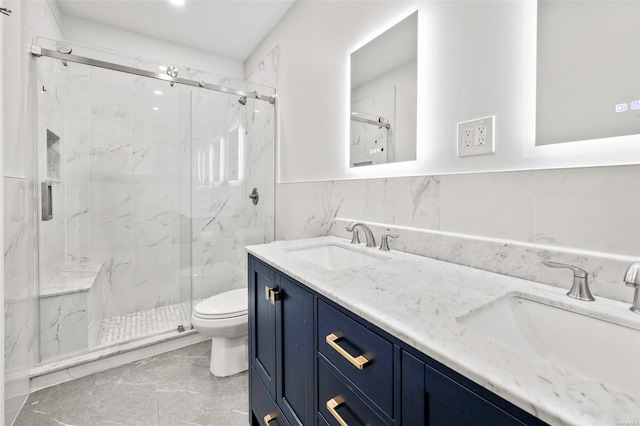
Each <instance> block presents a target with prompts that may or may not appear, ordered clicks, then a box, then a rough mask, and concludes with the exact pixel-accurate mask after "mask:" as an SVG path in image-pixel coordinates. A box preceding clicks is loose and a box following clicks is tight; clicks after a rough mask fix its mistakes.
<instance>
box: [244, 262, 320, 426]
mask: <svg viewBox="0 0 640 426" xmlns="http://www.w3.org/2000/svg"><path fill="white" fill-rule="evenodd" d="M249 295H250V298H249V299H250V300H249V369H250V376H249V381H250V401H251V408H252V416H253V419H252V422H253V423H256V422H257V423H258V424H261V425H264V424H269V425H271V426H273V425H279V424H281V425H305V424H309V425H310V424H313V423H314V417H315V416H316V413H315V409H314V405H313V395H314V386H313V365H314V364H313V363H314V351H313V339H312V336H313V323H314V321H313V319H314V318H313V301H314V298H313V295H312V294H311V293H309V292H308V291H306V290H305V289H303V288H302V287H301V286H300V285H299V284H297V283H295V282H294V281H292V280H291V279H290V278H288V277H287V276H285V275H283V274H280V273H279V272H277V271H275V270H274V269H272V268H270V267H268V266H267V265H265V264H264V263H262V262H260V261H259V260H257V259H255V258H253V257H249ZM269 401H270V402H271V403H270V404H269V403H268V402H269Z"/></svg>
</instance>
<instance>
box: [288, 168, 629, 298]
mask: <svg viewBox="0 0 640 426" xmlns="http://www.w3.org/2000/svg"><path fill="white" fill-rule="evenodd" d="M639 193H640V166H635V165H634V166H616V167H597V168H580V169H560V170H532V171H518V172H500V173H482V174H463V175H443V176H418V177H402V178H384V179H368V180H349V181H323V182H309V183H288V184H280V185H278V187H277V194H276V197H277V198H276V200H277V203H276V204H277V211H276V217H277V220H276V239H288V240H291V239H298V238H308V237H314V236H321V235H336V236H341V237H345V238H346V237H348V233H347V232H346V231H345V230H344V226H345V225H346V224H347V223H348V222H349V221H352V220H360V221H365V222H367V223H369V224H370V225H371V226H372V229H374V230H375V232H374V233H375V234H376V235H380V234H381V233H383V232H386V231H385V229H389V230H391V232H394V233H398V234H400V235H401V237H400V238H399V239H397V240H393V241H392V242H391V243H390V244H391V246H392V247H393V248H395V249H398V250H402V251H407V252H412V253H416V254H420V255H424V256H428V257H433V258H437V259H441V260H445V261H448V262H453V263H458V264H462V265H468V266H472V267H475V268H479V269H485V270H490V271H495V272H498V273H502V274H506V275H512V276H516V277H520V278H525V279H530V280H534V281H538V282H544V283H547V284H550V285H556V286H560V287H567V288H569V287H570V286H571V274H570V272H568V271H564V270H558V269H554V270H552V269H549V268H546V267H544V266H542V265H541V264H540V261H541V260H543V259H553V260H556V261H559V262H564V263H569V264H572V265H576V266H578V267H581V268H583V269H585V270H586V271H587V272H589V274H590V281H591V288H592V291H593V293H594V294H595V295H600V296H603V297H608V298H612V299H617V300H623V301H631V299H632V296H633V292H632V291H631V289H629V288H628V287H626V286H625V285H624V283H623V282H622V276H623V274H624V272H625V270H626V267H627V266H628V265H629V263H631V262H632V261H634V260H640V221H638V217H640V199H638V197H637V196H636V195H637V194H639Z"/></svg>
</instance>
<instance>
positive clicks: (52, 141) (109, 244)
mask: <svg viewBox="0 0 640 426" xmlns="http://www.w3.org/2000/svg"><path fill="white" fill-rule="evenodd" d="M38 42H39V43H44V44H47V43H48V44H53V43H52V42H49V41H47V40H42V39H40V40H38ZM62 50H65V49H62ZM73 54H74V55H76V54H77V55H78V56H83V57H89V58H92V59H97V60H100V61H107V62H110V63H116V64H119V65H122V66H126V67H129V68H128V71H129V72H124V71H122V70H121V71H117V70H111V69H107V68H105V67H98V66H93V65H87V64H83V63H78V62H74V61H72V60H71V59H70V60H69V61H66V60H64V59H59V58H58V59H54V58H51V57H46V56H42V57H39V58H37V60H36V64H37V71H38V72H37V75H38V77H37V78H38V81H37V95H36V98H37V108H38V120H37V141H36V143H37V151H38V155H37V157H38V167H37V169H38V170H37V176H36V177H35V179H36V182H37V187H38V207H37V212H36V216H37V221H38V224H39V230H38V245H39V247H38V248H39V250H38V255H39V271H38V273H39V277H38V283H39V284H38V285H39V324H40V334H39V337H40V339H39V348H40V361H41V362H48V361H52V360H57V359H61V358H66V357H70V356H74V355H77V354H82V353H84V352H87V351H91V350H94V349H98V348H99V349H102V348H107V347H111V346H114V345H118V344H121V343H123V342H130V341H132V340H140V339H148V338H150V339H154V338H155V337H153V336H157V335H159V334H162V338H164V337H165V333H167V332H172V333H173V334H176V335H177V334H178V333H182V332H184V331H187V332H189V331H190V330H191V325H190V316H191V310H192V307H193V303H194V302H195V303H197V302H198V301H199V300H202V299H204V298H208V297H210V296H212V295H215V294H218V293H221V292H224V291H227V290H230V289H234V288H240V287H243V286H246V253H245V246H246V245H247V244H258V243H264V242H270V241H273V238H274V210H275V209H274V207H275V206H274V198H275V197H274V183H275V182H274V176H275V164H274V158H275V155H274V154H275V110H274V105H273V104H271V103H270V102H269V101H268V100H267V101H265V100H258V99H254V98H253V93H254V92H256V93H260V95H262V96H264V97H267V98H268V97H271V96H274V94H275V92H274V90H273V89H270V88H267V87H262V86H259V85H254V84H250V83H245V82H244V81H240V80H233V79H230V78H228V77H222V76H217V75H212V74H207V73H202V72H199V71H194V70H191V69H188V68H183V69H182V68H181V69H178V70H177V71H178V72H179V73H180V78H183V79H186V80H190V81H192V82H194V81H197V82H202V81H204V82H206V83H207V85H217V86H220V87H223V88H224V91H222V92H221V91H217V90H215V88H214V89H211V88H207V87H200V86H206V85H202V84H199V83H195V87H194V86H191V85H189V84H182V83H175V82H174V83H171V82H169V81H164V80H162V79H156V78H152V77H149V76H140V75H138V74H139V73H137V70H140V69H142V70H145V71H149V72H152V73H155V74H157V73H161V75H165V74H164V73H165V71H166V70H167V67H166V66H163V65H162V64H157V63H154V62H150V61H143V60H141V59H139V58H135V59H132V58H127V57H124V56H119V55H116V54H111V53H105V52H103V51H98V50H92V49H87V48H81V47H75V46H74V47H73ZM63 57H64V56H63ZM247 86H249V87H247ZM225 91H226V92H225ZM228 91H231V92H236V93H240V94H230V93H227V92H228ZM242 94H244V95H246V96H243V95H242ZM250 194H253V195H252V197H251V198H249V195H250ZM191 332H193V331H191Z"/></svg>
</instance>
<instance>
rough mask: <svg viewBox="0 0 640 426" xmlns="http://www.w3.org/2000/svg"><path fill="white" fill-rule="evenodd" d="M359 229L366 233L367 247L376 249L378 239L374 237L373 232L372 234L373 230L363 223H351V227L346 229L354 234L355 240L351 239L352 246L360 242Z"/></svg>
mask: <svg viewBox="0 0 640 426" xmlns="http://www.w3.org/2000/svg"><path fill="white" fill-rule="evenodd" d="M358 227H360V228H361V229H362V230H363V231H364V236H365V238H366V239H367V247H375V246H376V239H375V237H374V236H373V232H371V229H369V227H368V226H367V225H365V224H364V223H362V222H353V223H350V224H349V226H347V227H346V228H345V229H346V230H347V231H349V232H353V233H354V235H353V238H352V239H351V244H357V243H359V242H360V239H359V238H358V230H357V229H356V228H358Z"/></svg>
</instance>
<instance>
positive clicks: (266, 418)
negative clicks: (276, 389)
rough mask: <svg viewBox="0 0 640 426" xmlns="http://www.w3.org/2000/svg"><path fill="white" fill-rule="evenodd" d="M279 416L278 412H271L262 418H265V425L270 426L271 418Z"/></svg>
mask: <svg viewBox="0 0 640 426" xmlns="http://www.w3.org/2000/svg"><path fill="white" fill-rule="evenodd" d="M277 417H278V415H277V414H276V413H269V414H267V415H266V416H264V418H263V419H262V420H264V426H269V422H270V421H271V420H275V419H276V418H277Z"/></svg>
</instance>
